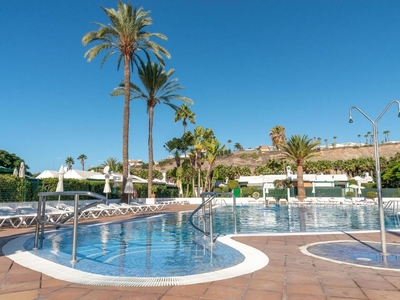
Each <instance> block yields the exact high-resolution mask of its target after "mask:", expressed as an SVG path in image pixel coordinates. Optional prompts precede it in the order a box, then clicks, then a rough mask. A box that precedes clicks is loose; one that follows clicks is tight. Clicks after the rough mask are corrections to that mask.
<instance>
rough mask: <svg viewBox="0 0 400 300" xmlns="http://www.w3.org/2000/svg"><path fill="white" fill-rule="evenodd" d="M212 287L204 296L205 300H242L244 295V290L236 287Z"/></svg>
mask: <svg viewBox="0 0 400 300" xmlns="http://www.w3.org/2000/svg"><path fill="white" fill-rule="evenodd" d="M221 287H222V286H221V285H211V286H210V287H209V289H208V290H207V291H206V293H205V294H204V298H205V299H208V298H210V299H214V298H215V299H224V300H225V299H226V300H241V299H242V298H243V295H244V290H243V289H240V288H235V287H229V286H223V288H221Z"/></svg>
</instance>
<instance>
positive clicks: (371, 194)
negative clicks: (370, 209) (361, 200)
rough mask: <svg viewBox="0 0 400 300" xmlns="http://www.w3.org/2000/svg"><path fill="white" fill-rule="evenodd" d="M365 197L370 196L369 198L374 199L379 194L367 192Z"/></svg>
mask: <svg viewBox="0 0 400 300" xmlns="http://www.w3.org/2000/svg"><path fill="white" fill-rule="evenodd" d="M365 197H366V198H369V199H374V198H376V197H378V194H377V193H376V192H367V194H366V195H365Z"/></svg>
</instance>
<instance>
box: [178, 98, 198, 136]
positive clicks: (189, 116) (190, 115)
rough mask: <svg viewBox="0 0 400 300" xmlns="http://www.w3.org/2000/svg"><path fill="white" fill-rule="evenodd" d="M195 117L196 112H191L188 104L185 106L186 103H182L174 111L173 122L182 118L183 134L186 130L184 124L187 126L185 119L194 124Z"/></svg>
mask: <svg viewBox="0 0 400 300" xmlns="http://www.w3.org/2000/svg"><path fill="white" fill-rule="evenodd" d="M195 118H196V114H195V113H194V112H192V111H191V110H190V108H189V106H187V105H186V104H182V106H181V107H178V108H177V110H176V111H175V122H178V121H181V120H182V125H183V134H185V132H186V126H187V122H186V120H189V122H190V123H192V124H196V122H195Z"/></svg>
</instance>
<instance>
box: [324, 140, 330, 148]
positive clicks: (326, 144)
mask: <svg viewBox="0 0 400 300" xmlns="http://www.w3.org/2000/svg"><path fill="white" fill-rule="evenodd" d="M324 142H325V147H326V149H328V148H329V146H328V139H325V140H324Z"/></svg>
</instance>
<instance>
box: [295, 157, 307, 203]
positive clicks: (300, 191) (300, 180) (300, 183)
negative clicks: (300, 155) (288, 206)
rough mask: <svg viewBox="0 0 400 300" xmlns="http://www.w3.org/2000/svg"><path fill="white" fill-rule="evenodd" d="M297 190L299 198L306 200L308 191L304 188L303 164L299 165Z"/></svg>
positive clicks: (301, 200)
mask: <svg viewBox="0 0 400 300" xmlns="http://www.w3.org/2000/svg"><path fill="white" fill-rule="evenodd" d="M297 192H298V195H297V196H298V199H299V201H300V202H303V201H304V198H306V191H305V189H304V180H303V165H302V164H299V165H297Z"/></svg>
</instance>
